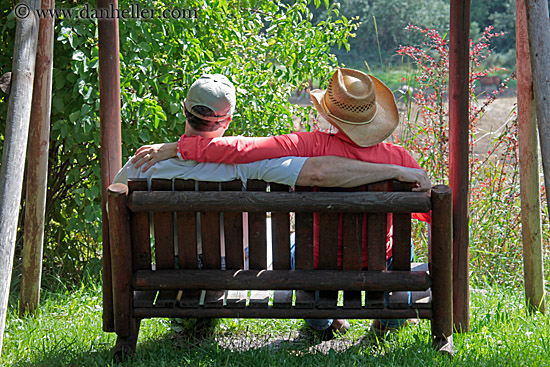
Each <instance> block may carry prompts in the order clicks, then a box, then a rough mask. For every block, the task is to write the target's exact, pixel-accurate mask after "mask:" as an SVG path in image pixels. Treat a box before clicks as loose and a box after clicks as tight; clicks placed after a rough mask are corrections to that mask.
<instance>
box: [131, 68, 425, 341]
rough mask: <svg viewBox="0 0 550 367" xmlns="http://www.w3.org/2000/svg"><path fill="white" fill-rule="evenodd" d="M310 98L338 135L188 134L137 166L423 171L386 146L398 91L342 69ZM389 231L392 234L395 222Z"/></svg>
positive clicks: (151, 151)
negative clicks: (307, 160)
mask: <svg viewBox="0 0 550 367" xmlns="http://www.w3.org/2000/svg"><path fill="white" fill-rule="evenodd" d="M310 96H311V99H312V102H313V104H314V106H315V108H316V110H317V111H318V113H319V114H320V115H321V117H323V118H324V119H326V120H327V121H328V122H329V123H330V124H331V125H333V126H334V127H336V128H337V129H338V132H337V133H325V132H320V131H315V132H298V133H293V134H287V135H281V136H271V137H240V136H239V137H208V138H204V137H201V136H196V135H195V136H189V135H182V136H181V138H180V139H179V141H178V142H177V143H170V144H159V145H154V146H145V147H142V148H140V149H138V151H137V152H136V155H135V158H134V163H135V164H136V167H139V166H141V165H143V167H144V170H147V169H148V168H149V167H150V166H152V165H153V164H155V163H156V162H158V161H162V160H163V159H167V158H171V157H175V156H176V155H177V157H178V158H180V159H187V160H194V161H199V162H219V163H250V162H255V161H259V160H263V159H269V158H280V157H285V156H302V157H318V156H326V155H333V156H340V157H346V158H353V159H356V160H362V161H365V162H371V163H383V164H391V165H398V166H402V167H408V168H416V169H421V167H420V165H419V164H418V163H417V162H416V161H415V160H414V159H413V158H412V157H411V155H410V154H409V153H408V152H407V151H406V150H405V149H404V148H402V147H399V146H397V145H393V144H389V143H384V142H383V140H384V139H386V138H387V137H389V136H390V135H391V134H392V132H393V131H394V130H395V128H396V127H397V125H398V122H399V114H398V111H397V106H396V104H395V101H394V98H393V94H392V92H391V91H390V89H389V88H388V87H387V86H386V85H384V83H382V82H381V81H380V80H378V79H377V78H375V77H373V76H370V75H367V74H365V73H363V72H361V71H358V70H353V69H344V68H342V69H337V70H336V71H335V72H334V74H333V75H332V77H331V79H330V81H329V85H328V87H327V89H326V90H313V91H311V92H310ZM186 102H187V101H186ZM187 107H188V106H187V103H186V108H187ZM413 217H415V218H417V219H421V220H424V221H428V222H429V221H430V218H429V216H428V215H425V214H413ZM317 224H318V223H317ZM340 230H341V229H340ZM387 230H388V234H390V233H391V221H389V220H388V228H387ZM339 237H340V238H341V236H339ZM340 246H341V243H340ZM386 248H387V254H386V258H387V260H388V264H389V263H390V262H391V259H392V246H391V235H388V244H387V246H386ZM363 249H364V250H365V251H364V253H363V266H364V267H365V268H366V266H367V261H366V257H367V254H366V246H363ZM314 256H315V258H314V267H317V266H318V263H319V247H318V243H314ZM341 264H342V257H341V254H339V256H338V265H339V266H341ZM325 321H326V322H325V325H328V326H330V323H329V321H333V320H325ZM334 321H338V322H341V321H343V320H334ZM391 321H395V320H390V322H387V321H384V320H383V321H382V322H375V323H373V326H374V329H375V331H376V330H383V329H384V328H393V327H399V326H400V325H401V324H402V323H403V321H399V322H397V323H395V322H394V323H392V322H391Z"/></svg>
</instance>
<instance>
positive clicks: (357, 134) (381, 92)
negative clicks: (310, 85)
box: [309, 75, 399, 147]
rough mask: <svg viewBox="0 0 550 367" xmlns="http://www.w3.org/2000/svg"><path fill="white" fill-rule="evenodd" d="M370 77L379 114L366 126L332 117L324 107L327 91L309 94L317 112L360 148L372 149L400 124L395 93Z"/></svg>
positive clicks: (318, 90) (319, 90)
mask: <svg viewBox="0 0 550 367" xmlns="http://www.w3.org/2000/svg"><path fill="white" fill-rule="evenodd" d="M369 77H370V78H371V79H372V82H373V84H374V91H375V94H376V104H377V113H376V116H375V118H374V119H373V120H372V121H371V122H369V123H366V124H362V125H354V124H346V123H345V122H341V121H338V120H336V119H334V118H332V117H330V116H329V115H328V114H327V112H326V110H325V108H324V106H323V99H324V98H325V94H326V90H321V89H315V90H312V91H310V92H309V95H310V96H311V101H312V102H313V105H314V106H315V109H316V110H317V112H319V114H320V115H321V116H323V118H324V119H325V120H327V121H328V122H329V123H330V124H331V125H333V126H334V127H336V128H337V129H338V130H339V131H341V132H343V133H344V134H346V135H347V136H348V137H349V138H350V139H351V141H353V142H354V143H355V144H357V145H359V146H360V147H370V146H373V145H376V144H378V143H381V142H383V141H384V140H385V139H386V138H387V137H388V136H390V135H391V134H392V133H393V132H394V131H395V129H396V128H397V125H398V124H399V112H398V111H397V105H396V104H395V99H394V97H393V93H392V92H391V90H390V89H389V88H388V87H387V86H386V85H385V84H384V83H382V82H381V81H380V80H378V79H377V78H375V77H373V76H372V75H369Z"/></svg>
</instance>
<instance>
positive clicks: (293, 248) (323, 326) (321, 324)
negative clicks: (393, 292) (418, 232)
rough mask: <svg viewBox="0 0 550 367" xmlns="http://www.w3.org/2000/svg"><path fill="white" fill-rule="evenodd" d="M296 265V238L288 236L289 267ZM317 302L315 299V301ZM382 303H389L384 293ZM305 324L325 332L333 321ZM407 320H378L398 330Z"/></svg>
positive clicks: (326, 320) (387, 262) (389, 265)
mask: <svg viewBox="0 0 550 367" xmlns="http://www.w3.org/2000/svg"><path fill="white" fill-rule="evenodd" d="M392 262H393V257H390V258H389V259H388V260H387V261H386V268H387V269H388V270H391V269H392ZM411 262H414V245H413V242H412V241H411ZM295 264H296V237H295V235H294V233H292V234H291V235H290V266H291V267H292V270H294V269H295ZM408 293H409V303H411V292H408ZM315 301H316V302H317V299H316V300H315ZM384 302H385V303H386V305H387V304H388V303H389V295H388V293H387V292H386V293H385V294H384ZM304 321H305V322H306V324H308V325H309V326H310V327H311V328H313V329H315V330H325V329H328V328H329V327H330V325H332V322H333V321H334V319H305V320H304ZM406 321H407V320H405V319H380V324H382V326H385V327H388V328H398V327H400V326H401V325H403V324H404V323H405V322H406Z"/></svg>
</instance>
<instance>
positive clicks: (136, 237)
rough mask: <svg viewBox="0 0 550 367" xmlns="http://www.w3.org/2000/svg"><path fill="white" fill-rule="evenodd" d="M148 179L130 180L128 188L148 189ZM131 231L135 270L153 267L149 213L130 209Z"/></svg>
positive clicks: (131, 189) (132, 190)
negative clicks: (135, 211)
mask: <svg viewBox="0 0 550 367" xmlns="http://www.w3.org/2000/svg"><path fill="white" fill-rule="evenodd" d="M147 186H148V185H147V179H139V180H131V181H128V190H129V192H130V193H132V192H134V191H147V190H148V187H147ZM130 231H131V236H132V265H133V268H134V271H136V270H147V269H151V234H150V232H149V213H148V212H138V213H134V212H132V211H130Z"/></svg>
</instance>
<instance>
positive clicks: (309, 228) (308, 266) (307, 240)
mask: <svg viewBox="0 0 550 367" xmlns="http://www.w3.org/2000/svg"><path fill="white" fill-rule="evenodd" d="M295 190H296V191H297V192H300V193H301V192H304V193H307V192H311V191H313V187H306V186H296V188H295ZM295 223H296V233H295V236H296V237H295V240H296V244H295V257H296V258H295V267H296V270H312V269H313V213H311V212H296V220H295ZM296 307H297V308H313V307H315V292H310V291H302V290H297V291H296Z"/></svg>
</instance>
